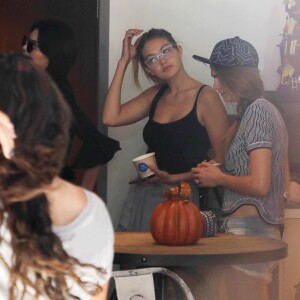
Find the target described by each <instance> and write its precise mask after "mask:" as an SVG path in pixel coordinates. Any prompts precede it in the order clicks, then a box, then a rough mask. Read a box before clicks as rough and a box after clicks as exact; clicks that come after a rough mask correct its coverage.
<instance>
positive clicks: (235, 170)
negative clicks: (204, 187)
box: [223, 99, 288, 224]
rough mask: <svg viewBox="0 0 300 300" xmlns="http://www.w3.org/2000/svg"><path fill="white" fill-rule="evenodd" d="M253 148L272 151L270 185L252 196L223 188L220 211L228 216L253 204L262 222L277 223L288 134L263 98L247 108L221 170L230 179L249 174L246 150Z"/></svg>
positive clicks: (281, 197) (281, 204) (282, 123)
mask: <svg viewBox="0 0 300 300" xmlns="http://www.w3.org/2000/svg"><path fill="white" fill-rule="evenodd" d="M256 148H271V151H272V171H271V186H270V190H269V192H268V194H267V195H265V196H263V197H256V196H251V195H244V194H240V193H237V192H233V191H231V190H228V189H225V191H224V202H223V212H224V213H225V214H231V213H233V212H234V211H235V210H236V209H237V208H238V207H239V206H241V205H244V204H247V205H249V204H250V205H255V206H256V207H257V209H258V211H259V213H260V215H261V217H262V218H263V219H264V220H265V221H267V222H268V223H271V224H281V223H282V222H283V203H284V199H283V193H284V189H285V157H286V155H287V150H288V135H287V131H286V128H285V124H284V121H283V119H282V117H281V115H280V113H279V111H278V110H277V108H276V107H275V106H274V105H273V104H272V103H270V102H269V101H267V100H265V99H257V100H256V101H254V102H253V103H252V104H251V105H249V107H248V108H247V110H246V112H245V114H244V116H243V118H242V120H241V124H240V127H239V129H238V131H237V133H236V136H235V137H234V139H233V141H232V143H231V145H230V147H229V149H228V152H227V153H226V156H225V171H226V172H227V173H228V174H231V175H234V176H247V175H249V151H251V150H253V149H256Z"/></svg>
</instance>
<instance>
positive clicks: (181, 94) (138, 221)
mask: <svg viewBox="0 0 300 300" xmlns="http://www.w3.org/2000/svg"><path fill="white" fill-rule="evenodd" d="M142 32H143V30H139V29H129V30H128V31H127V32H126V34H125V37H124V40H123V51H122V56H121V58H120V60H119V62H118V66H117V69H116V72H115V75H114V78H113V80H112V83H111V86H110V88H109V90H108V94H107V97H106V100H105V105H104V111H103V118H102V121H103V123H104V124H106V125H108V126H122V125H129V124H132V123H135V122H137V121H140V120H142V119H144V118H146V117H149V119H148V122H147V124H146V126H145V128H144V130H143V138H144V141H145V143H146V145H147V151H148V152H155V155H156V160H157V168H154V169H153V171H154V172H155V176H154V177H152V178H151V179H148V180H147V181H146V182H145V183H142V184H135V185H131V186H130V189H129V194H128V197H127V199H126V201H125V205H124V207H123V210H122V213H121V218H120V223H119V230H130V231H145V230H149V228H150V218H151V215H152V212H153V210H154V208H155V207H156V205H157V204H158V203H159V202H161V201H162V198H161V194H162V191H163V190H164V189H166V188H168V187H169V186H170V185H175V184H177V183H178V182H180V181H189V182H190V183H191V186H192V201H193V202H194V203H195V204H197V205H199V195H198V188H197V186H196V185H195V184H194V182H193V176H192V173H191V168H192V167H195V166H197V164H198V163H200V162H201V161H203V160H210V159H214V160H215V161H218V162H221V163H222V161H223V155H222V154H221V152H220V149H219V146H220V142H221V140H222V138H223V136H224V134H225V132H226V131H227V128H228V119H227V114H226V110H225V108H224V106H223V104H222V102H221V100H220V98H219V96H218V94H217V93H216V92H215V91H214V90H213V89H212V88H211V87H209V86H205V85H204V84H203V83H201V82H199V81H197V80H195V79H193V78H192V77H190V76H189V75H188V74H187V72H186V71H185V69H184V66H183V63H182V60H181V57H182V53H183V50H182V47H181V46H180V45H178V44H177V43H176V41H175V39H174V38H173V36H172V35H171V34H170V33H169V32H167V31H166V30H164V29H151V30H149V31H148V32H145V33H143V34H142ZM141 34H142V35H141ZM140 35H141V36H140ZM137 36H139V38H138V39H137V41H136V42H135V43H133V42H132V39H133V38H134V37H137ZM131 60H133V70H134V80H135V83H136V85H137V86H139V82H138V68H139V66H141V68H142V69H143V71H144V73H145V75H146V76H147V77H148V78H149V79H150V80H152V81H153V82H154V83H155V85H154V86H152V87H150V88H148V89H146V90H145V91H143V92H142V93H141V94H139V95H138V96H137V97H135V98H134V99H131V100H130V101H128V102H126V103H124V104H121V103H122V102H121V90H122V84H123V78H124V75H125V72H126V69H127V66H128V64H129V63H130V62H131ZM210 149H212V154H211V156H209V154H208V152H209V150H210ZM141 154H142V153H141ZM112 201H115V199H113V200H112Z"/></svg>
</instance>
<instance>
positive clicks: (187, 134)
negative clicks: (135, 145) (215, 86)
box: [143, 85, 210, 174]
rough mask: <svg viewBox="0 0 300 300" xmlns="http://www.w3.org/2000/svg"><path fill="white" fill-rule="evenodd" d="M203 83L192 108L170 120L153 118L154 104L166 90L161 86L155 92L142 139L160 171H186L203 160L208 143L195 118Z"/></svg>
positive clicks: (203, 130)
mask: <svg viewBox="0 0 300 300" xmlns="http://www.w3.org/2000/svg"><path fill="white" fill-rule="evenodd" d="M204 87H205V85H203V86H201V88H200V89H199V91H198V93H197V96H196V99H195V103H194V106H193V109H192V110H191V111H190V112H189V113H188V114H187V115H186V116H185V117H183V118H182V119H180V120H177V121H174V122H170V123H165V124H161V123H157V122H155V121H153V119H152V118H153V115H154V113H155V110H156V107H157V104H158V102H159V100H160V98H161V96H162V95H163V93H164V92H165V91H166V90H167V88H168V86H166V85H165V86H162V87H161V89H160V90H159V91H158V93H157V94H156V95H155V97H154V99H153V101H152V104H151V108H150V114H149V120H148V122H147V123H146V125H145V128H144V130H143V138H144V141H145V143H146V144H147V146H148V150H147V152H155V156H156V161H157V165H158V168H159V169H160V170H164V171H167V172H168V173H170V174H177V173H183V172H188V171H190V170H191V168H192V167H195V166H196V165H197V164H198V163H200V162H201V161H203V160H204V159H207V158H208V156H207V153H208V150H209V148H210V142H209V138H208V134H207V131H206V128H205V127H204V126H203V125H201V123H200V122H199V120H198V117H197V99H198V96H199V94H200V92H201V91H202V89H203V88H204Z"/></svg>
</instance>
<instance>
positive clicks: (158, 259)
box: [114, 232, 287, 267]
mask: <svg viewBox="0 0 300 300" xmlns="http://www.w3.org/2000/svg"><path fill="white" fill-rule="evenodd" d="M285 257H287V244H286V243H285V242H282V241H279V240H274V239H268V238H263V237H257V236H244V235H233V234H217V235H216V236H214V237H205V238H201V239H200V240H199V241H198V243H197V244H196V245H191V246H164V245H159V244H157V243H156V242H155V241H154V240H153V238H152V236H151V234H150V233H149V232H116V233H115V258H114V263H115V264H120V265H135V266H140V267H144V266H145V267H149V266H165V267H168V266H173V267H174V266H195V265H202V264H205V265H230V264H243V263H256V262H266V261H272V260H279V259H283V258H285Z"/></svg>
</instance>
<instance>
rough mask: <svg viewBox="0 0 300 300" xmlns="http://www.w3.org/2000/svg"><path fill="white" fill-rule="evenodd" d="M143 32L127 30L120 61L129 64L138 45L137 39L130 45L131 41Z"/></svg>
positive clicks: (140, 30)
mask: <svg viewBox="0 0 300 300" xmlns="http://www.w3.org/2000/svg"><path fill="white" fill-rule="evenodd" d="M142 32H143V30H142V29H128V30H127V31H126V33H125V37H124V39H123V50H122V56H121V59H124V60H126V62H127V63H129V62H130V61H131V60H132V58H133V57H134V56H135V54H136V47H137V45H138V39H137V40H136V41H135V42H134V43H133V44H132V39H133V38H134V37H136V36H139V35H140V34H141V33H142Z"/></svg>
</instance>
